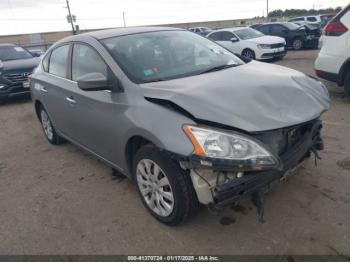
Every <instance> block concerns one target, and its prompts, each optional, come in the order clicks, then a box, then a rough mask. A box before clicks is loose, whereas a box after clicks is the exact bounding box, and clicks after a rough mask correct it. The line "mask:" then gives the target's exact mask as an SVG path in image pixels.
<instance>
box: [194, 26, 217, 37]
mask: <svg viewBox="0 0 350 262" xmlns="http://www.w3.org/2000/svg"><path fill="white" fill-rule="evenodd" d="M188 30H190V31H191V32H193V33H196V34H199V35H201V36H206V35H208V34H209V33H210V32H211V31H213V30H211V29H210V28H208V27H192V28H189V29H188Z"/></svg>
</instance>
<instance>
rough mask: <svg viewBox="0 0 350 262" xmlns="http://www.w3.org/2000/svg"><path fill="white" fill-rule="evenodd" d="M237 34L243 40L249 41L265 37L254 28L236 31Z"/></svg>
mask: <svg viewBox="0 0 350 262" xmlns="http://www.w3.org/2000/svg"><path fill="white" fill-rule="evenodd" d="M235 34H236V35H238V37H239V38H240V39H242V40H248V39H252V38H258V37H262V36H264V34H263V33H261V32H259V31H257V30H255V29H252V28H245V29H240V30H236V31H235Z"/></svg>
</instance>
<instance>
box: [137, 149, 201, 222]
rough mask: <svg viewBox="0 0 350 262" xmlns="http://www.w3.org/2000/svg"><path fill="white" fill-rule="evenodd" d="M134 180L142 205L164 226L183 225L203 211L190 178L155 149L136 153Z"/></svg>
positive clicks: (173, 162)
mask: <svg viewBox="0 0 350 262" xmlns="http://www.w3.org/2000/svg"><path fill="white" fill-rule="evenodd" d="M157 174H158V175H157ZM133 180H134V182H135V185H136V188H137V191H138V193H139V195H140V197H141V200H142V203H143V204H144V206H145V207H146V209H147V210H148V211H149V212H150V213H151V215H152V216H153V217H154V218H156V219H157V220H158V221H160V222H161V223H164V224H166V225H169V226H175V225H178V224H181V223H183V222H185V221H186V220H188V219H189V218H191V217H192V216H194V215H195V214H196V212H197V211H198V210H199V207H200V204H199V202H198V199H197V195H196V192H195V191H194V188H193V185H192V181H191V178H190V175H189V174H188V173H187V172H185V171H184V170H183V169H182V168H181V167H180V166H179V164H178V163H177V162H176V161H174V160H172V159H171V158H170V157H169V156H167V155H166V154H165V153H164V152H161V151H160V150H159V149H157V148H156V147H154V146H150V145H146V146H143V147H142V148H141V149H140V150H139V151H138V152H137V153H136V155H135V157H134V161H133Z"/></svg>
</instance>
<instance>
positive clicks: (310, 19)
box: [288, 15, 322, 26]
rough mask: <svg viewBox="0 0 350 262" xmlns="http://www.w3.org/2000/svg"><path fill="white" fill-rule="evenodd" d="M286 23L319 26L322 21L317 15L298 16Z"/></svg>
mask: <svg viewBox="0 0 350 262" xmlns="http://www.w3.org/2000/svg"><path fill="white" fill-rule="evenodd" d="M288 22H304V23H306V24H309V25H314V26H321V23H322V19H321V17H320V16H319V15H310V16H300V17H296V18H293V19H290V20H289V21H288Z"/></svg>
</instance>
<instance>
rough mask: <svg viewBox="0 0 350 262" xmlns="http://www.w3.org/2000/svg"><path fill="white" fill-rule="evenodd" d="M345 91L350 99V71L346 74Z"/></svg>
mask: <svg viewBox="0 0 350 262" xmlns="http://www.w3.org/2000/svg"><path fill="white" fill-rule="evenodd" d="M344 91H345V95H346V96H347V97H350V71H349V72H348V73H347V74H346V76H345V79H344Z"/></svg>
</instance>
